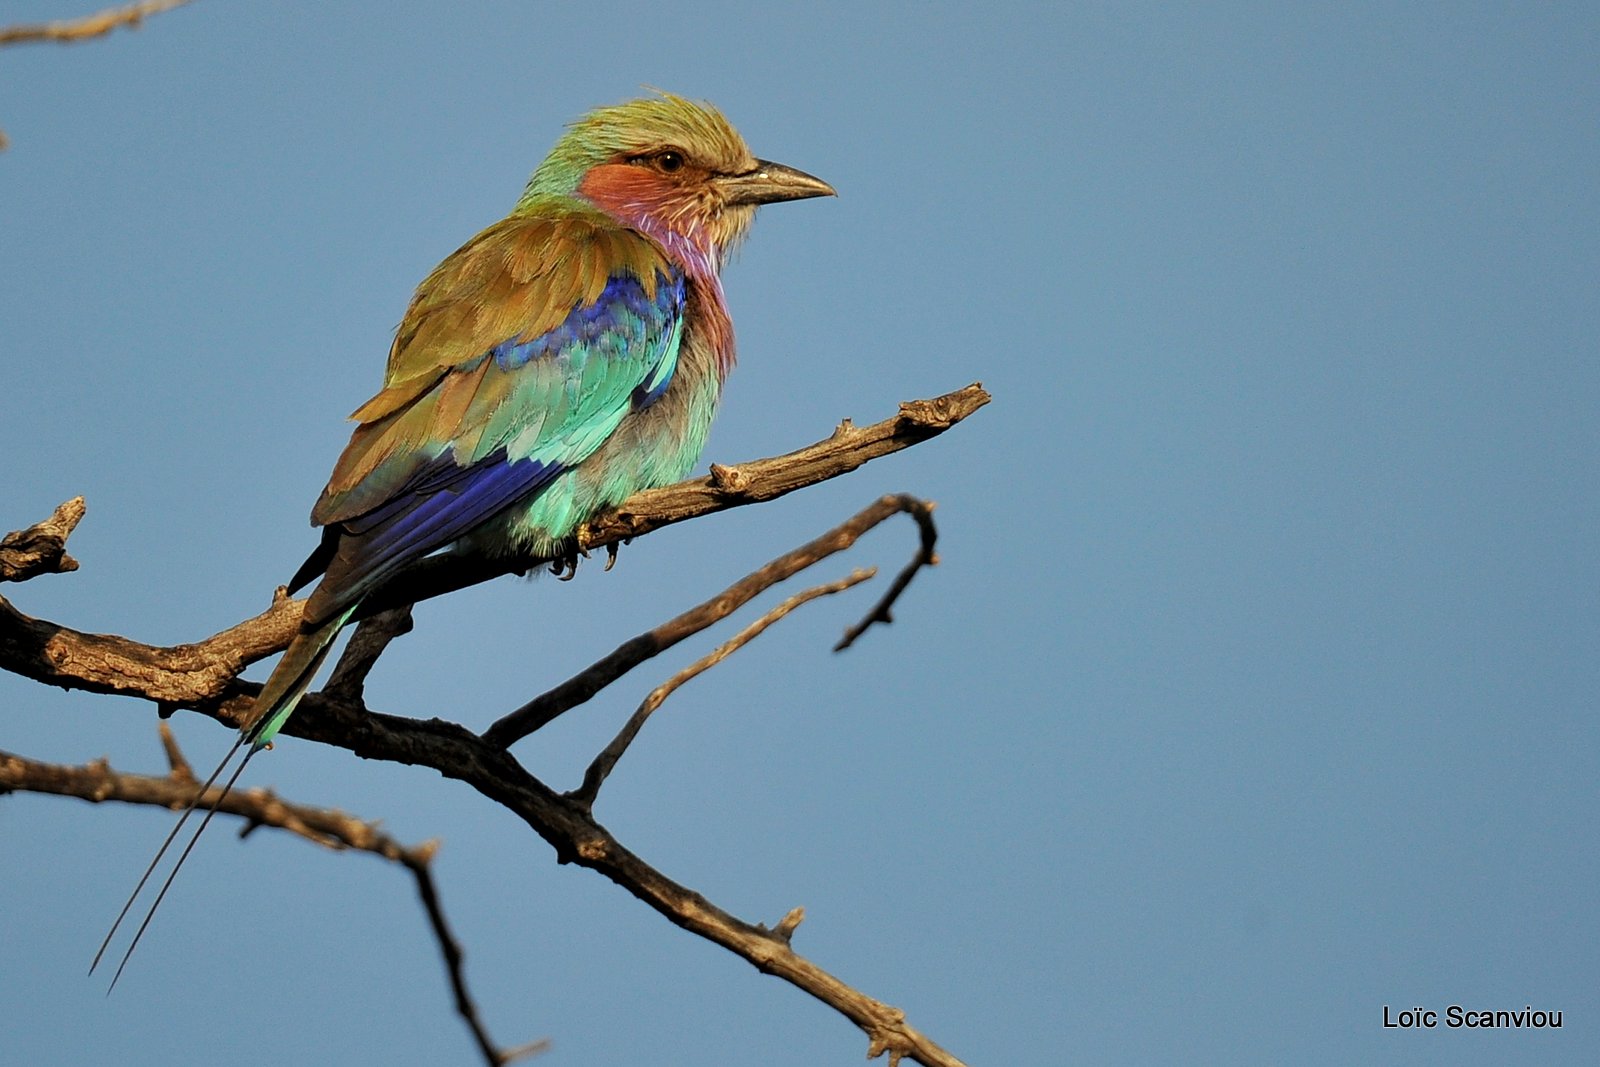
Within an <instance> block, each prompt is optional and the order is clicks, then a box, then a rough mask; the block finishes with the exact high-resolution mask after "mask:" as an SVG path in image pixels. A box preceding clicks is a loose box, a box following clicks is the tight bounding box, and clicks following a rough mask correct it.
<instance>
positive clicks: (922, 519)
mask: <svg viewBox="0 0 1600 1067" xmlns="http://www.w3.org/2000/svg"><path fill="white" fill-rule="evenodd" d="M894 499H896V500H898V501H899V502H900V503H901V505H902V510H904V511H905V512H906V514H908V515H910V516H911V517H912V518H913V519H916V520H917V529H918V530H920V531H921V533H922V544H921V545H920V546H919V547H918V549H917V554H916V555H915V556H913V557H912V558H911V562H910V563H907V564H906V565H905V567H904V568H903V569H902V570H901V571H900V573H899V574H897V575H895V577H894V582H893V583H891V584H890V586H889V591H888V592H886V593H884V594H883V599H881V600H879V601H878V602H877V604H875V605H873V608H872V610H871V611H870V612H868V613H867V615H866V617H865V618H863V619H862V620H861V621H860V622H858V623H856V624H855V625H854V626H852V627H850V629H848V630H846V631H845V634H844V636H843V637H842V638H840V639H839V643H838V644H837V645H834V646H833V650H834V651H835V652H843V651H844V650H845V649H847V648H849V647H850V646H851V645H853V644H855V643H856V638H858V637H860V636H861V635H862V634H864V633H866V632H867V629H868V628H869V627H870V626H872V625H873V624H874V623H880V622H881V623H882V624H883V625H885V626H888V625H889V624H890V623H892V622H894V616H893V615H891V614H890V613H889V609H890V608H891V607H893V606H894V602H895V601H896V600H899V599H900V594H901V593H904V592H905V591H906V586H908V585H910V584H911V579H912V578H914V577H916V574H917V572H918V571H919V570H921V569H922V568H924V567H932V566H934V565H936V564H937V563H938V562H939V556H938V554H937V553H935V552H934V550H933V546H934V543H935V542H936V541H938V540H939V532H938V530H936V529H935V528H934V525H933V507H934V506H933V504H932V503H930V502H928V501H925V500H918V499H916V498H915V497H908V496H901V497H895V498H894Z"/></svg>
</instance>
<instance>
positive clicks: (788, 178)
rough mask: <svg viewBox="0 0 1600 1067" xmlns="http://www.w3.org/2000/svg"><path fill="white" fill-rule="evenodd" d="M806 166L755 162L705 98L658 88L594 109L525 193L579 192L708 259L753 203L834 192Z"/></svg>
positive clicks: (740, 227)
mask: <svg viewBox="0 0 1600 1067" xmlns="http://www.w3.org/2000/svg"><path fill="white" fill-rule="evenodd" d="M832 195H834V190H833V187H832V186H830V185H829V184H828V183H827V182H824V181H822V180H821V179H819V178H814V177H812V176H811V175H809V174H806V173H805V172H803V171H798V170H795V169H794V168H793V167H786V166H784V165H783V164H781V163H772V162H769V161H767V160H764V159H757V158H756V157H755V156H754V155H753V154H752V153H751V152H750V149H749V147H748V146H747V145H746V144H745V143H744V138H742V137H740V136H739V132H738V131H737V130H735V129H734V128H733V125H732V124H731V123H729V122H728V120H727V119H726V118H724V117H723V116H722V113H721V112H720V111H718V110H717V109H716V108H714V107H712V106H711V105H709V104H704V103H696V102H695V101H692V100H685V99H683V98H682V97H678V96H673V95H671V94H669V93H662V94H661V95H660V96H658V97H647V98H645V99H642V100H632V101H629V102H628V103H626V104H618V105H616V106H614V107H604V108H600V109H598V110H596V111H591V112H590V113H589V114H587V115H585V116H584V117H583V118H582V119H579V120H578V121H577V122H575V123H573V124H572V126H571V127H570V128H569V129H568V131H567V133H566V135H565V136H563V137H562V138H561V140H560V141H558V142H557V143H556V146H555V148H553V149H552V150H551V152H550V155H549V156H548V157H546V159H545V161H544V162H543V163H541V164H540V165H539V169H538V170H537V171H535V172H534V174H533V178H532V179H531V180H530V181H529V182H528V188H527V191H526V192H525V193H523V197H522V202H521V203H522V205H527V206H531V205H532V204H534V203H536V202H537V201H538V200H540V199H544V198H548V197H557V198H560V197H572V196H577V197H580V198H582V199H584V200H586V201H588V202H589V203H591V204H593V205H594V206H595V207H598V208H599V209H600V210H602V211H604V212H606V213H607V214H608V215H611V216H612V217H613V218H615V219H617V220H618V221H620V222H622V223H623V224H624V225H627V226H631V227H634V228H636V229H638V230H640V231H642V232H644V233H646V234H649V235H650V236H652V237H654V238H656V239H657V240H658V241H661V242H662V243H663V244H664V245H666V246H668V248H669V249H673V248H674V246H679V247H680V248H681V249H682V250H688V251H692V252H694V253H697V254H698V256H700V257H704V258H705V259H706V261H707V262H709V263H710V264H712V265H713V269H714V267H715V264H717V263H719V262H720V260H721V259H722V257H723V255H724V254H725V253H726V252H727V251H728V250H729V249H731V248H732V247H733V246H734V245H736V244H738V242H739V240H740V239H741V238H743V236H744V234H745V231H746V229H748V227H749V225H750V221H751V219H753V218H754V217H755V213H756V208H758V207H760V206H761V205H762V204H772V203H777V202H779V201H783V200H803V199H806V198H807V197H813V196H832Z"/></svg>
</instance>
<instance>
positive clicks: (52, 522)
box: [0, 496, 84, 582]
mask: <svg viewBox="0 0 1600 1067" xmlns="http://www.w3.org/2000/svg"><path fill="white" fill-rule="evenodd" d="M83 513H84V503H83V497H81V496H75V497H73V498H72V499H71V500H68V501H66V502H65V503H63V504H61V505H59V506H58V507H57V508H56V510H55V511H54V512H52V513H51V515H50V517H49V518H48V519H45V520H44V521H43V522H39V523H35V524H34V525H32V526H30V527H28V528H27V529H26V530H13V531H12V532H11V533H8V534H6V535H5V537H3V538H0V582H25V581H27V580H28V579H29V578H33V577H36V576H38V575H41V574H64V573H66V572H68V571H75V570H77V569H78V561H77V560H75V559H73V558H72V557H71V556H69V555H67V537H68V536H69V535H70V534H71V533H72V531H73V530H74V529H76V528H77V526H78V523H79V522H80V521H82V519H83Z"/></svg>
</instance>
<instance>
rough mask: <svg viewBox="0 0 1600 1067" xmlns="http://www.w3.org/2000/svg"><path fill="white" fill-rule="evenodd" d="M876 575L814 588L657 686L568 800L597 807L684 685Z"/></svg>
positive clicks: (868, 572) (857, 573) (870, 571)
mask: <svg viewBox="0 0 1600 1067" xmlns="http://www.w3.org/2000/svg"><path fill="white" fill-rule="evenodd" d="M876 573H877V570H876V569H875V568H867V569H864V570H863V569H857V570H854V571H852V572H851V573H849V574H848V575H846V576H845V577H843V578H840V579H839V580H838V581H835V582H829V583H827V584H826V585H819V586H814V587H812V588H810V589H807V590H806V591H805V592H803V593H796V594H795V595H794V596H792V597H790V598H789V599H788V600H785V601H784V602H783V603H781V604H779V605H778V606H777V607H775V608H773V609H772V610H771V611H769V612H767V613H766V614H765V615H763V616H761V618H759V619H757V620H756V621H755V622H753V623H751V624H750V625H749V626H746V627H745V628H744V629H743V630H740V631H739V632H738V633H737V634H735V635H734V636H733V637H732V638H730V639H729V640H727V641H725V642H723V643H722V644H720V645H718V646H717V647H716V648H715V649H713V650H712V651H710V652H708V653H707V654H706V655H704V656H702V657H700V658H699V659H697V660H695V661H694V662H693V663H691V664H689V666H687V667H685V668H684V669H683V670H681V671H679V672H678V673H677V674H674V675H673V676H672V677H671V678H668V679H667V680H666V681H664V682H662V683H661V684H660V685H658V686H656V687H655V688H654V689H652V690H651V691H650V695H649V696H647V697H645V698H644V702H643V703H642V704H640V705H639V707H638V709H637V710H636V711H634V713H633V714H632V715H630V716H629V717H628V721H627V723H626V724H624V725H623V727H622V730H621V731H620V732H619V733H618V734H617V736H616V737H614V738H612V740H611V743H610V744H609V745H607V746H606V747H605V749H604V750H602V751H601V753H600V754H599V755H598V756H596V757H595V758H594V762H593V763H590V764H589V769H588V770H587V771H585V772H584V775H583V784H582V785H580V786H579V787H578V788H577V789H575V790H573V791H572V792H570V793H568V794H567V796H568V797H570V798H571V799H573V800H576V801H577V802H578V803H580V804H582V805H583V806H584V807H586V808H592V807H594V801H595V797H597V796H599V794H600V786H601V785H602V784H604V782H605V780H606V778H607V777H608V776H609V775H610V774H611V770H612V768H613V767H615V766H616V765H617V761H618V760H619V759H621V758H622V755H623V753H625V752H627V751H628V746H629V745H631V744H633V739H634V738H635V737H637V736H638V734H639V731H640V729H642V728H643V727H644V723H645V720H646V719H648V718H649V717H650V716H651V714H652V713H654V712H655V710H656V709H657V708H659V707H660V706H661V705H662V704H664V703H665V702H666V699H667V698H668V697H669V696H671V695H672V694H673V693H675V692H677V691H678V689H679V687H681V686H682V685H683V684H684V683H685V682H687V681H689V679H691V678H694V677H696V676H697V675H700V674H704V673H705V672H706V671H708V670H710V669H711V668H712V667H715V666H716V665H717V664H719V663H721V662H722V661H723V660H725V659H727V658H728V657H729V656H731V655H733V654H734V653H735V652H737V651H739V649H741V648H743V647H744V646H745V645H748V644H749V643H750V642H751V641H754V640H755V639H756V638H757V637H760V636H761V634H762V633H763V632H764V631H765V630H766V629H767V627H769V626H771V625H772V624H773V623H775V622H777V621H778V620H779V619H781V618H783V617H784V616H785V615H787V614H789V613H790V612H791V611H793V610H794V609H795V608H798V607H799V606H800V605H802V604H805V603H807V602H809V601H812V600H815V599H817V598H818V597H821V596H828V595H829V594H831V593H839V592H843V591H844V590H846V589H849V588H850V587H851V586H853V585H860V584H861V583H862V582H864V581H866V580H867V579H868V578H871V577H872V576H873V575H874V574H876Z"/></svg>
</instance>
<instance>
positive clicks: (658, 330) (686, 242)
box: [90, 94, 833, 985]
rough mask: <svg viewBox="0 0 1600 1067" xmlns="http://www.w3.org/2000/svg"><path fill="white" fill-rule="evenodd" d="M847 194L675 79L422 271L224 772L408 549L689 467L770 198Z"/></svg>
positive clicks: (532, 520) (572, 142) (537, 543)
mask: <svg viewBox="0 0 1600 1067" xmlns="http://www.w3.org/2000/svg"><path fill="white" fill-rule="evenodd" d="M832 194H833V189H832V188H831V187H830V186H829V185H828V184H827V183H826V182H823V181H821V180H819V179H817V178H814V177H812V176H811V175H809V174H805V173H803V172H801V171H798V170H794V169H793V168H790V167H786V166H783V165H781V164H777V163H771V162H768V161H766V160H762V159H757V158H756V157H755V156H754V155H752V154H751V152H750V149H749V148H748V147H746V145H745V143H744V140H743V139H742V138H741V137H740V136H739V134H738V132H737V131H736V130H734V128H733V126H732V125H730V124H729V122H728V120H727V119H725V118H724V117H723V116H722V114H721V113H720V112H719V111H717V110H716V109H715V108H713V107H711V106H710V105H707V104H702V103H695V102H692V101H689V100H685V99H682V98H680V97H676V96H672V95H670V94H662V95H661V96H659V97H652V98H648V99H642V100H634V101H631V102H629V103H626V104H620V105H618V106H615V107H606V108H601V109H599V110H597V111H593V112H591V113H589V114H588V115H586V116H585V117H584V118H582V119H580V120H579V121H578V122H576V123H574V124H573V125H572V126H571V127H570V128H569V129H568V130H567V132H566V134H565V135H564V136H563V137H562V138H561V139H560V140H559V141H557V142H556V145H555V147H554V148H553V149H552V150H551V152H550V155H549V156H548V157H546V159H545V161H544V162H543V163H541V164H540V165H539V168H538V169H537V170H536V171H534V173H533V177H532V178H531V179H530V180H529V182H528V185H527V188H526V189H525V190H524V192H523V194H522V197H521V199H519V200H518V201H517V204H516V206H515V207H514V208H513V209H512V212H511V214H510V215H509V216H507V217H506V218H505V219H503V220H501V221H500V222H497V223H495V224H493V225H492V226H490V227H488V228H487V229H485V230H484V231H483V232H481V233H479V234H478V235H477V236H476V237H474V238H472V240H470V241H468V242H467V243H466V244H464V245H462V246H461V247H460V248H459V249H457V250H456V251H455V252H453V253H452V254H451V255H450V256H448V257H447V258H446V259H445V260H444V262H443V263H440V264H439V266H437V267H436V268H434V270H433V273H431V274H429V275H428V277H427V278H426V279H424V280H423V282H422V284H421V285H420V286H418V287H417V291H416V295H415V296H413V297H412V299H411V305H410V307H409V308H408V309H407V310H406V314H405V318H404V319H403V320H402V321H401V323H400V326H399V329H398V330H397V331H396V333H395V339H394V345H393V346H392V347H391V348H390V350H389V364H388V369H387V371H386V373H385V375H384V381H383V388H382V389H381V390H380V391H379V392H378V394H377V395H376V396H374V397H373V398H372V399H371V400H369V401H367V402H366V403H365V404H363V405H362V406H361V407H359V408H357V409H356V412H355V414H354V416H353V418H354V419H355V421H356V423H357V424H358V425H357V427H356V429H355V432H354V433H353V434H352V435H351V438H350V443H349V444H348V445H347V446H346V447H345V450H344V453H343V455H341V456H340V457H339V461H338V462H337V463H336V464H335V465H334V468H333V474H332V476H331V477H330V478H329V480H328V485H327V488H325V489H324V490H323V491H322V496H321V498H320V499H319V500H318V501H317V504H316V507H315V508H314V509H313V510H312V513H311V520H312V522H313V524H315V525H319V526H321V527H322V528H323V536H322V543H321V545H320V546H319V547H318V549H317V550H316V551H315V552H314V553H312V555H311V558H310V559H308V560H307V561H306V563H305V565H304V566H302V567H301V568H300V570H299V572H298V573H297V574H296V575H295V576H294V579H293V581H292V582H291V583H290V590H291V591H294V590H297V589H299V588H301V587H303V586H305V585H307V584H309V583H310V582H311V581H312V580H313V579H315V578H317V576H318V575H320V576H321V581H319V582H318V583H317V585H316V588H315V589H314V590H313V591H312V593H311V596H310V599H309V600H308V601H307V602H306V606H305V614H304V617H303V620H302V622H301V626H300V632H299V633H298V635H297V636H296V637H295V638H294V640H293V642H292V643H291V644H290V645H289V648H288V650H287V651H286V652H285V653H284V654H283V658H282V659H281V660H280V661H279V663H278V665H277V667H276V669H275V670H274V671H273V672H272V676H271V677H270V678H269V679H268V680H267V684H266V686H265V687H264V688H263V689H262V691H261V695H260V696H259V697H257V698H256V704H255V708H256V710H255V711H254V712H253V714H252V716H251V719H250V721H249V722H248V723H247V724H246V725H245V726H244V727H243V729H242V730H241V731H240V736H239V739H238V740H237V741H236V742H235V744H234V747H233V749H232V750H230V752H229V753H228V756H227V758H225V759H224V760H223V762H222V764H221V765H220V766H219V767H218V768H217V770H216V772H214V773H213V774H212V776H211V780H210V781H208V782H207V783H206V786H207V787H209V786H210V785H211V784H212V782H214V781H215V780H216V779H217V777H218V776H219V775H220V774H221V772H222V770H223V768H225V767H226V766H227V765H228V763H229V761H230V760H232V759H233V757H234V755H235V754H236V753H237V752H239V750H240V749H241V748H243V749H245V756H244V759H243V760H242V761H241V762H240V763H239V766H238V768H237V769H235V771H234V772H233V775H232V777H230V778H229V779H228V783H227V785H226V786H224V792H226V790H227V789H229V788H231V787H232V785H233V783H234V782H235V781H236V780H237V779H238V776H239V773H240V772H241V771H242V770H243V769H244V766H245V764H246V763H248V762H249V759H250V757H251V756H253V755H255V753H257V752H259V751H260V750H261V749H262V748H264V747H266V746H267V744H268V743H269V742H271V741H272V739H273V738H274V737H275V736H276V735H277V733H278V731H279V730H281V729H282V728H283V724H284V722H285V721H286V720H287V719H288V718H289V716H290V715H291V714H293V712H294V709H295V705H296V703H297V702H298V701H299V700H300V697H301V696H302V695H303V694H304V693H305V691H306V689H307V687H308V686H309V685H310V684H311V681H312V679H313V677H314V676H315V675H316V673H317V670H318V668H319V667H321V665H322V662H323V660H324V659H326V657H327V655H328V651H329V649H330V648H331V647H332V644H333V641H334V638H335V637H337V636H338V633H339V631H340V630H341V629H342V628H343V627H344V625H345V623H346V622H348V621H349V619H350V617H351V615H352V614H353V613H354V612H355V611H356V609H357V608H358V607H359V606H360V604H361V601H362V599H363V598H364V597H366V596H367V595H368V594H370V593H371V592H373V591H374V590H375V589H377V588H378V587H379V586H380V585H382V584H383V583H384V582H385V581H386V580H388V579H389V578H391V577H392V576H394V575H395V574H396V573H397V572H398V571H400V570H401V569H403V568H404V567H405V566H406V565H407V564H410V563H413V562H415V561H416V560H419V559H421V558H423V557H424V556H428V555H431V554H434V553H437V552H441V551H447V550H448V551H452V552H465V553H475V554H484V555H490V556H500V555H508V554H509V555H516V556H519V557H527V556H529V555H533V556H541V555H544V556H548V555H561V554H564V553H565V552H567V551H569V550H570V546H571V543H572V538H573V536H574V535H575V534H576V532H577V530H578V527H579V525H580V524H582V523H583V522H584V521H586V520H587V519H589V518H591V517H592V516H594V515H596V514H598V513H599V512H601V511H603V510H605V509H607V508H609V507H612V506H614V505H616V504H619V503H621V502H622V501H623V500H624V499H626V498H627V497H628V496H630V495H631V494H633V493H635V492H637V491H639V490H641V489H648V488H652V487H654V486H660V485H666V484H669V483H671V482H674V481H678V480H679V479H681V478H683V477H685V476H687V475H688V473H689V471H690V470H691V469H692V468H693V467H694V465H695V463H696V462H697V461H698V459H699V457H700V452H701V449H702V447H703V446H704V444H705V440H706V433H707V431H708V430H709V428H710V425H711V418H712V416H713V414H715V412H716V407H717V401H718V398H719V396H720V394H721V392H722V384H723V381H724V380H725V379H726V378H727V376H728V372H729V371H730V370H731V369H732V368H733V363H734V342H733V323H732V321H731V320H730V319H729V317H728V309H727V306H726V304H725V303H724V300H723V293H722V283H721V281H720V279H719V272H720V270H721V266H722V263H723V261H724V259H725V258H726V257H727V255H728V252H729V251H730V250H731V249H732V248H733V247H734V246H735V245H737V244H738V243H739V241H740V240H741V239H742V238H743V237H744V235H745V232H746V231H747V229H748V228H749V226H750V222H751V220H752V219H753V218H754V216H755V212H756V208H757V207H759V206H760V205H762V204H770V203H776V202H778V201H783V200H801V199H805V198H807V197H814V196H827V195H832ZM203 792H204V789H202V793H203ZM197 797H198V794H197ZM190 810H191V811H192V810H193V807H192V805H191V808H190ZM214 810H215V809H213V811H214ZM188 815H189V812H188V811H186V812H184V815H183V817H182V818H180V819H179V821H178V824H177V826H175V827H174V828H173V830H172V832H171V833H170V834H169V835H168V837H167V839H166V842H165V843H164V844H163V845H162V847H161V850H160V852H158V853H157V854H156V858H155V860H154V861H152V863H151V865H150V868H149V869H148V870H147V871H146V872H145V876H144V878H142V879H141V880H140V882H139V885H138V886H137V887H136V888H135V889H134V894H133V897H132V898H130V899H129V901H128V904H127V905H126V906H124V908H123V910H122V914H121V915H119V916H118V917H117V924H116V925H113V927H112V931H111V933H110V934H108V935H107V936H106V941H105V943H104V944H102V945H101V948H100V953H99V954H97V955H96V956H95V964H96V965H98V963H99V961H100V957H101V955H103V954H104V952H105V948H106V945H109V943H110V941H111V938H112V936H114V935H115V933H116V929H117V925H120V924H121V922H122V919H123V918H124V917H125V916H126V915H127V912H128V909H129V908H130V907H131V906H132V904H133V900H134V899H136V898H137V897H138V894H139V893H140V891H141V890H142V889H143V888H144V885H145V883H146V882H147V881H148V880H149V878H150V875H151V873H152V872H153V871H154V870H155V868H156V866H157V865H158V864H159V863H160V861H161V858H162V856H163V855H164V854H165V852H166V850H167V848H168V847H169V846H170V845H171V844H172V842H173V840H174V839H175V838H176V836H177V834H178V831H179V830H180V829H181V827H182V826H183V821H184V820H185V819H187V818H188ZM210 818H211V813H209V812H208V813H207V815H206V819H205V820H204V821H202V822H201V824H200V828H199V830H197V831H196V832H195V835H194V838H192V839H191V840H190V841H189V843H188V844H187V846H186V847H185V848H184V850H183V852H182V854H181V855H180V856H179V858H178V861H177V863H176V864H175V865H174V868H173V870H172V873H171V874H169V875H168V877H167V879H166V882H165V883H164V884H163V886H162V889H161V892H160V894H158V895H157V897H156V900H155V903H154V904H152V906H151V908H150V914H149V915H147V916H146V917H145V919H144V923H143V924H142V925H141V926H140V927H139V930H138V932H137V933H136V934H135V935H134V938H133V944H132V945H130V946H129V948H128V950H127V954H126V955H125V956H124V957H123V960H122V964H123V966H126V964H127V960H128V957H129V956H131V955H132V953H133V947H134V945H137V944H138V941H139V938H140V936H142V935H143V933H144V930H145V928H146V927H147V926H148V924H149V922H150V916H151V915H154V913H155V908H156V906H158V905H159V904H160V903H161V897H162V896H164V895H165V893H166V891H167V888H168V887H169V886H170V885H171V884H172V879H173V877H174V876H175V875H176V874H177V868H178V867H180V866H182V864H183V861H184V859H185V858H187V856H188V854H189V850H190V849H192V848H193V847H194V842H195V841H196V840H198V839H199V836H200V833H201V832H203V831H204V830H205V827H206V823H207V822H209V820H210ZM90 970H91V971H92V970H93V967H92V966H91V968H90ZM117 973H118V975H120V974H121V967H119V968H118V972H117ZM115 981H116V980H115V978H113V980H112V983H113V985H114V984H115Z"/></svg>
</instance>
